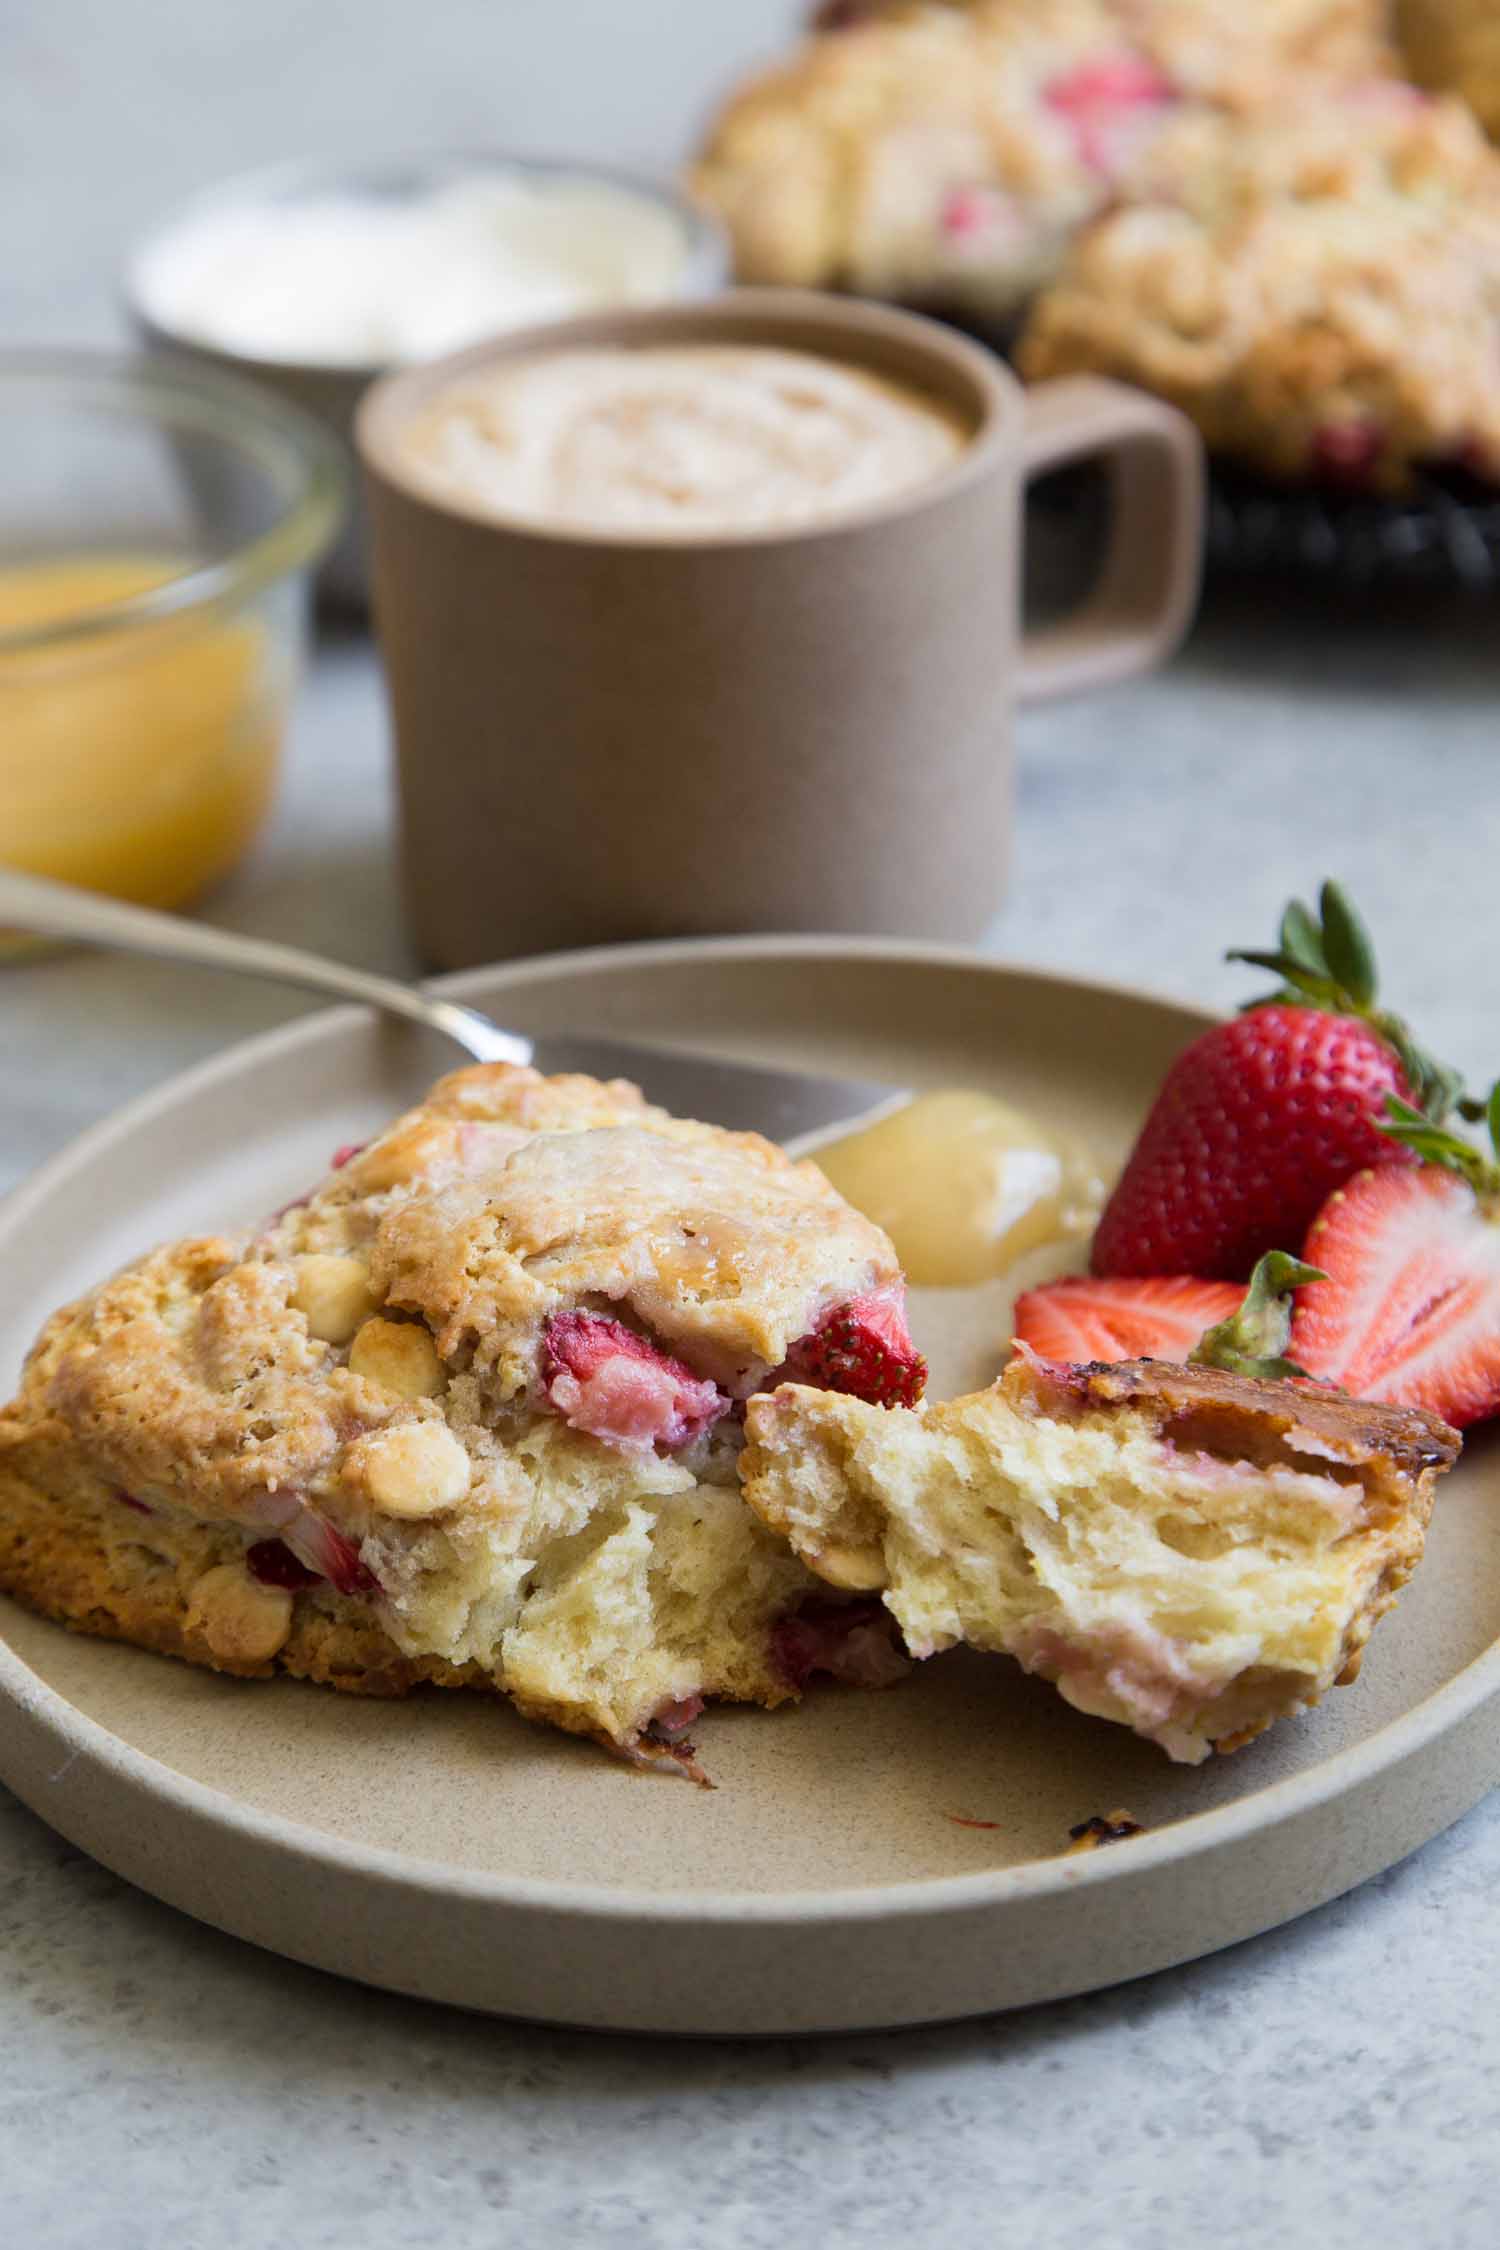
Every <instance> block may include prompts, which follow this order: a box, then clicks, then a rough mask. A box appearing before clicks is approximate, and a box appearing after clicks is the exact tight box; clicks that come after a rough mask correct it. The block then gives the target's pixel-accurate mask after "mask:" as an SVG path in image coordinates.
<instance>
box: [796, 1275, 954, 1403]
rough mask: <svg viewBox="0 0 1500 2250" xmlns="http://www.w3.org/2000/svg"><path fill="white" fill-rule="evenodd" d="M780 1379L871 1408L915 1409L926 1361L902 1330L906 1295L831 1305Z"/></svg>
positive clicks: (874, 1295)
mask: <svg viewBox="0 0 1500 2250" xmlns="http://www.w3.org/2000/svg"><path fill="white" fill-rule="evenodd" d="M781 1374H782V1376H783V1378H784V1379H785V1380H786V1381H788V1382H793V1383H809V1384H811V1385H813V1386H814V1387H815V1388H816V1389H818V1390H824V1391H846V1392H848V1393H849V1395H850V1396H851V1397H852V1398H862V1399H864V1400H866V1401H867V1402H868V1404H869V1405H871V1406H915V1405H916V1403H917V1400H918V1399H919V1398H920V1397H921V1396H922V1392H923V1390H924V1389H925V1387H926V1383H927V1362H926V1360H925V1359H924V1358H923V1357H922V1354H921V1353H920V1352H919V1351H918V1350H917V1347H916V1345H915V1344H914V1343H913V1342H912V1340H911V1333H910V1331H909V1329H908V1328H907V1325H906V1292H905V1291H904V1289H902V1288H900V1287H899V1286H897V1287H892V1288H887V1289H877V1290H872V1291H871V1292H870V1294H869V1295H868V1296H864V1297H855V1298H852V1299H851V1300H850V1302H849V1303H848V1304H844V1305H835V1306H834V1307H833V1309H832V1311H831V1312H827V1313H825V1314H824V1315H823V1317H822V1319H821V1320H820V1321H819V1322H818V1325H817V1326H816V1328H814V1329H813V1330H812V1332H811V1334H810V1335H807V1336H804V1337H802V1339H801V1340H800V1342H798V1343H796V1344H794V1345H793V1346H792V1349H791V1351H790V1352H789V1353H788V1354H787V1361H786V1365H785V1367H784V1368H783V1369H782V1370H781Z"/></svg>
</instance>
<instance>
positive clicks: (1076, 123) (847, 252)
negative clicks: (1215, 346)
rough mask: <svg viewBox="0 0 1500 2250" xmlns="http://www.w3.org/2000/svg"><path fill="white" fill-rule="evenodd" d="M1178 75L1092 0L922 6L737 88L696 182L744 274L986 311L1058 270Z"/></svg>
mask: <svg viewBox="0 0 1500 2250" xmlns="http://www.w3.org/2000/svg"><path fill="white" fill-rule="evenodd" d="M1177 93H1178V89H1177V88H1176V87H1175V85H1174V84H1173V83H1172V81H1171V80H1170V79H1169V78H1168V76H1167V75H1166V74H1165V73H1164V72H1163V71H1162V70H1161V69H1160V68H1159V66H1158V65H1157V64H1156V63H1155V62H1154V61H1153V60H1152V59H1151V57H1150V55H1149V54H1148V53H1147V52H1146V51H1145V50H1144V49H1143V48H1142V47H1141V46H1140V44H1139V43H1138V42H1137V41H1135V40H1134V39H1133V38H1132V37H1131V35H1130V34H1129V32H1128V31H1127V30H1125V29H1124V28H1122V26H1121V24H1120V22H1119V21H1118V20H1117V18H1116V17H1114V16H1113V15H1112V13H1111V12H1110V10H1109V9H1108V8H1106V7H1104V6H1102V5H1101V4H1100V0H1059V4H1058V5H1056V6H1054V7H1052V8H1050V9H1048V10H1046V11H1045V12H1043V11H1034V12H1033V11H1030V10H1027V11H1019V12H1017V13H1016V15H1015V16H1014V18H1012V17H1010V16H1007V18H1006V20H1005V21H1004V23H1003V24H992V23H990V22H989V21H988V20H981V18H980V17H979V16H977V15H974V16H971V15H968V14H965V13H961V12H958V11H954V10H952V9H945V8H939V9H928V8H922V9H916V10H913V11H909V12H906V13H903V14H900V15H897V16H893V17H891V18H890V19H889V20H877V21H874V22H870V23H862V24H859V25H857V26H856V27H855V28H854V29H852V30H849V31H843V32H839V33H837V34H836V35H831V36H827V37H822V38H813V39H810V40H808V41H806V42H805V43H804V44H803V45H802V46H801V47H800V48H799V49H798V50H797V51H796V52H795V53H794V54H793V55H792V56H791V57H790V58H789V59H788V60H787V61H785V62H784V63H782V64H781V65H779V66H778V67H775V68H773V69H771V70H769V71H767V72H766V73H765V74H764V75H762V76H760V77H758V78H756V79H755V80H753V81H752V82H750V83H749V84H747V85H745V86H743V87H742V88H740V89H739V91H737V92H736V93H735V94H734V95H733V96H732V97H731V98H730V100H729V102H728V103H727V104H726V106H725V107H724V109H723V110H722V112H721V113H720V115H719V117H718V118H717V120H716V121H715V123H714V124H713V126H712V128H711V130H710V132H709V135H708V137H707V140H706V142H705V145H704V147H703V150H702V153H701V155H700V157H699V159H698V162H697V164H696V166H695V168H694V171H693V174H692V182H693V185H694V187H695V189H696V192H697V193H698V194H699V195H700V196H701V198H702V199H703V201H704V202H705V203H706V204H707V205H708V206H709V207H710V208H711V209H712V210H713V211H715V212H716V213H717V214H718V216H719V217H720V218H721V219H722V220H723V221H724V223H725V224H726V226H727V227H728V229H729V232H730V235H731V238H732V240H733V244H734V250H735V262H736V270H737V272H738V274H739V277H740V279H741V280H743V281H754V282H774V283H787V284H794V285H798V286H808V287H818V288H835V289H845V290H853V291H856V292H858V293H859V294H861V295H864V296H873V297H884V298H892V299H896V300H899V301H902V302H905V303H912V304H929V305H937V306H939V307H941V308H943V309H947V310H952V311H955V312H959V313H967V314H969V315H971V316H972V317H975V318H980V319H987V320H992V319H999V318H1003V317H1005V316H1007V315H1009V314H1010V313H1011V312H1013V311H1014V310H1015V309H1016V308H1017V307H1018V306H1019V305H1020V304H1021V303H1022V302H1023V301H1024V300H1025V299H1026V298H1027V297H1028V296H1029V295H1030V294H1031V292H1032V291H1033V290H1034V289H1035V288H1036V287H1037V286H1038V284H1039V283H1040V282H1042V281H1043V280H1045V279H1046V278H1047V276H1048V275H1049V274H1050V273H1051V272H1052V271H1053V270H1054V269H1055V267H1056V265H1057V263H1058V260H1059V258H1060V257H1061V255H1062V251H1063V249H1064V247H1065V245H1066V244H1067V242H1068V241H1069V239H1070V238H1071V237H1072V235H1073V234H1074V233H1075V232H1076V230H1077V229H1078V227H1079V226H1081V225H1082V224H1083V222H1084V221H1085V220H1086V219H1088V218H1090V217H1091V216H1093V215H1094V214H1095V213H1096V212H1098V211H1099V210H1101V209H1102V208H1103V207H1104V206H1105V204H1106V203H1107V202H1108V201H1109V199H1110V197H1111V196H1112V195H1113V194H1114V193H1115V192H1116V189H1117V187H1118V184H1119V181H1120V179H1121V177H1122V176H1123V175H1125V174H1126V173H1127V172H1128V171H1129V169H1130V167H1131V166H1132V164H1133V163H1134V161H1135V160H1136V158H1137V156H1138V155H1139V152H1140V150H1141V149H1142V147H1143V146H1144V145H1145V144H1146V143H1148V142H1149V140H1150V138H1151V137H1152V135H1153V134H1154V133H1155V132H1156V130H1157V129H1158V128H1159V126H1160V124H1161V123H1162V121H1163V119H1164V118H1165V117H1167V116H1168V115H1170V114H1171V111H1172V108H1173V105H1174V103H1175V101H1176V98H1177Z"/></svg>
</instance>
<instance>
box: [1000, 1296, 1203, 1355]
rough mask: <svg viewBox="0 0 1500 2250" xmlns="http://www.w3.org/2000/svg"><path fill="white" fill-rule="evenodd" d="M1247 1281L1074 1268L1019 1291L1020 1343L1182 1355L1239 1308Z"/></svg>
mask: <svg viewBox="0 0 1500 2250" xmlns="http://www.w3.org/2000/svg"><path fill="white" fill-rule="evenodd" d="M1244 1295H1245V1291H1244V1287H1243V1285H1242V1284H1241V1283H1239V1282H1234V1281H1194V1280H1193V1279H1192V1278H1191V1277H1190V1276H1189V1275H1186V1274H1179V1275H1174V1276H1171V1277H1170V1278H1168V1279H1165V1280H1163V1279H1160V1278H1158V1279H1146V1280H1141V1281H1132V1280H1120V1281H1113V1280H1111V1281H1102V1280H1091V1279H1089V1278H1087V1277H1086V1276H1083V1275H1079V1276H1075V1277H1072V1278H1070V1279H1069V1280H1066V1281H1049V1282H1047V1283H1045V1284H1044V1286H1043V1287H1041V1288H1040V1289H1028V1290H1027V1291H1026V1293H1025V1295H1024V1296H1021V1297H1018V1298H1017V1299H1016V1309H1015V1312H1014V1314H1013V1315H1012V1319H1011V1326H1012V1330H1013V1333H1014V1335H1015V1339H1016V1341H1017V1343H1020V1344H1029V1345H1030V1346H1031V1349H1032V1350H1033V1351H1034V1352H1038V1353H1040V1355H1041V1357H1042V1358H1043V1359H1060V1360H1067V1361H1071V1362H1072V1363H1074V1364H1075V1365H1080V1366H1081V1365H1084V1364H1086V1363H1087V1362H1088V1361H1090V1360H1106V1361H1108V1360H1120V1359H1173V1360H1185V1359H1186V1358H1187V1356H1188V1353H1189V1352H1190V1351H1192V1350H1193V1348H1194V1347H1195V1345H1196V1344H1197V1343H1198V1341H1199V1339H1200V1338H1201V1336H1202V1335H1203V1332H1204V1330H1205V1329H1207V1328H1214V1327H1217V1325H1218V1323H1219V1322H1220V1321H1221V1320H1228V1319H1229V1318H1230V1317H1231V1315H1232V1314H1234V1313H1236V1312H1238V1311H1239V1308H1240V1305H1241V1303H1242V1302H1243V1300H1244Z"/></svg>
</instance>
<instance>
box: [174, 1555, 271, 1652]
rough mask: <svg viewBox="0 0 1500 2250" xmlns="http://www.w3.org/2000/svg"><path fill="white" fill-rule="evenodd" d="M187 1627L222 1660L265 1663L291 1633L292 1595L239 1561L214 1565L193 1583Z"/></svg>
mask: <svg viewBox="0 0 1500 2250" xmlns="http://www.w3.org/2000/svg"><path fill="white" fill-rule="evenodd" d="M186 1627H187V1630H188V1631H189V1632H190V1633H191V1632H195V1631H196V1632H200V1633H201V1634H202V1635H203V1638H204V1639H205V1640H206V1641H207V1643H208V1646H209V1649H210V1651H211V1653H212V1654H213V1655H215V1656H217V1657H218V1658H219V1659H220V1660H221V1661H222V1662H223V1663H225V1664H264V1663H265V1662H266V1661H267V1659H268V1658H270V1657H273V1656H274V1655H275V1654H276V1651H277V1650H278V1649H279V1648H281V1647H283V1646H284V1645H285V1643H286V1639H287V1636H288V1634H289V1633H290V1632H291V1629H292V1597H291V1595H290V1594H289V1593H288V1592H287V1589H286V1588H285V1587H284V1586H263V1585H262V1584H261V1583H260V1580H259V1579H258V1578H252V1577H251V1575H250V1573H249V1571H248V1570H246V1569H245V1567H244V1565H243V1564H242V1563H233V1562H228V1563H216V1564H215V1566H214V1568H213V1569H212V1570H206V1571H205V1572H204V1573H203V1576H202V1577H201V1578H200V1579H198V1580H197V1581H196V1582H195V1583H194V1586H193V1591H192V1594H191V1596H190V1598H189V1601H188V1612H187V1618H186Z"/></svg>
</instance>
